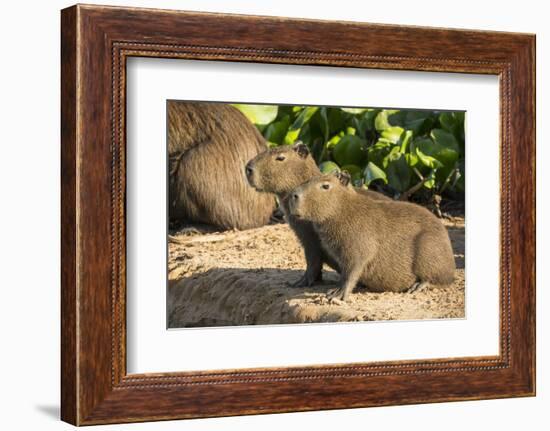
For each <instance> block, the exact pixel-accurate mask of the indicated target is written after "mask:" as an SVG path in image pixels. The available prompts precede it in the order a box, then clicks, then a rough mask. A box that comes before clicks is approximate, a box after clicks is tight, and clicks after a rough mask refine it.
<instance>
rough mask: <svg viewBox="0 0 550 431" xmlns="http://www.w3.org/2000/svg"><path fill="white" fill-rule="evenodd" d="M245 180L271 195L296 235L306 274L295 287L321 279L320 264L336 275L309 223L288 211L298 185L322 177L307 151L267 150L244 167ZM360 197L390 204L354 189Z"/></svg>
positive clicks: (300, 145) (296, 146) (299, 144)
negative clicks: (328, 267) (292, 195)
mask: <svg viewBox="0 0 550 431" xmlns="http://www.w3.org/2000/svg"><path fill="white" fill-rule="evenodd" d="M245 171H246V177H247V178H248V182H249V183H250V185H251V186H252V187H254V188H255V189H256V190H258V191H260V192H267V193H274V194H276V195H277V197H278V198H279V204H280V206H281V209H282V210H283V212H284V213H285V217H286V219H287V221H288V224H289V225H290V227H291V228H292V230H293V231H294V232H295V234H296V236H297V237H298V239H299V240H300V243H301V244H302V247H303V248H304V254H305V258H306V271H305V273H304V275H303V276H302V277H301V278H300V279H299V280H297V282H296V283H294V286H296V287H304V286H311V285H312V284H313V283H315V282H316V281H320V280H321V279H322V267H323V263H326V264H328V265H329V266H330V267H331V268H333V269H335V270H336V271H338V270H339V267H338V263H337V262H336V261H335V260H334V259H333V258H332V256H330V255H329V254H328V253H326V252H325V251H324V249H323V247H322V244H321V242H320V241H319V237H318V235H317V233H316V232H315V230H314V229H313V226H312V225H311V223H310V222H309V221H304V220H298V219H297V218H295V217H293V216H292V215H291V214H290V213H289V211H288V196H289V193H290V192H291V191H292V190H294V189H295V188H296V187H298V186H299V185H300V184H303V183H304V182H306V181H308V180H309V179H311V178H313V177H315V176H319V175H321V171H320V170H319V168H318V167H317V164H316V163H315V160H313V157H312V156H311V154H310V152H309V149H308V147H307V146H306V145H305V144H303V143H302V142H300V141H298V142H296V143H295V144H294V145H285V146H280V147H275V148H272V149H270V150H267V151H265V152H263V153H261V154H259V155H257V156H256V157H255V158H253V159H252V160H250V161H249V162H248V163H247V165H246V167H245ZM357 190H358V191H359V192H360V193H361V194H362V195H364V196H367V197H369V198H371V199H376V200H390V198H388V197H386V196H384V195H383V194H381V193H377V192H373V191H370V190H365V189H357Z"/></svg>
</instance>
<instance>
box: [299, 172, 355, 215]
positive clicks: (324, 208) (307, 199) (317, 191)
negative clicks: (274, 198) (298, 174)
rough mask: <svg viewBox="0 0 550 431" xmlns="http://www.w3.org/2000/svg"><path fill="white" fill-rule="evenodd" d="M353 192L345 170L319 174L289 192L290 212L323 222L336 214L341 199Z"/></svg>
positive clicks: (349, 178)
mask: <svg viewBox="0 0 550 431" xmlns="http://www.w3.org/2000/svg"><path fill="white" fill-rule="evenodd" d="M349 193H355V190H354V189H353V187H352V186H351V177H350V175H349V174H348V173H347V172H346V171H342V172H336V171H334V172H332V173H330V174H328V175H320V176H317V177H314V178H312V179H311V180H309V181H307V182H306V183H304V184H302V185H301V186H299V187H297V188H296V189H294V190H293V191H292V192H291V194H290V199H289V207H290V214H292V215H293V216H294V217H296V218H298V219H303V220H307V221H312V222H314V223H315V222H323V221H325V220H326V219H328V218H330V217H334V216H338V215H339V214H340V211H341V206H340V202H341V199H342V198H343V197H344V196H345V195H347V194H349Z"/></svg>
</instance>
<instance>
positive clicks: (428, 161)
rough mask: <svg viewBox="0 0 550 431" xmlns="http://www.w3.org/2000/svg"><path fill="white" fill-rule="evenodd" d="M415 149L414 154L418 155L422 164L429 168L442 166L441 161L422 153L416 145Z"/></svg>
mask: <svg viewBox="0 0 550 431" xmlns="http://www.w3.org/2000/svg"><path fill="white" fill-rule="evenodd" d="M415 149H416V155H417V156H418V159H419V160H420V161H421V162H422V164H423V165H424V166H427V167H428V168H431V169H437V168H441V167H443V163H441V162H440V161H439V160H437V159H436V158H435V157H432V156H428V155H427V154H424V153H423V152H422V151H421V150H420V148H418V147H416V148H415Z"/></svg>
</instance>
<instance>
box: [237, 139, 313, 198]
mask: <svg viewBox="0 0 550 431" xmlns="http://www.w3.org/2000/svg"><path fill="white" fill-rule="evenodd" d="M319 173H320V172H319V168H318V167H317V165H316V164H315V160H313V157H312V156H311V154H310V153H309V149H308V147H307V146H306V145H305V144H304V143H302V142H301V141H298V142H296V143H295V144H293V145H283V146H280V147H275V148H271V149H269V150H267V151H264V152H263V153H260V154H258V155H257V156H256V157H254V158H253V159H252V160H250V161H249V162H248V163H247V164H246V166H245V174H246V178H247V179H248V182H249V184H250V185H251V186H252V187H254V188H255V189H256V190H258V191H261V192H268V193H276V194H286V193H289V192H290V191H291V190H293V189H295V188H296V187H298V186H299V185H300V184H302V183H304V182H305V181H307V180H309V179H310V178H311V177H312V176H315V175H319Z"/></svg>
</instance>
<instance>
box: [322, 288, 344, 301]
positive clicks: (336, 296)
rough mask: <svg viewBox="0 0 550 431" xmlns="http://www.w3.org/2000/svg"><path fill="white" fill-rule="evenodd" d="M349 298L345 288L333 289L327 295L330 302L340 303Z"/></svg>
mask: <svg viewBox="0 0 550 431" xmlns="http://www.w3.org/2000/svg"><path fill="white" fill-rule="evenodd" d="M348 297H349V295H348V294H347V293H346V290H345V289H344V288H343V287H339V288H337V289H333V290H331V291H330V292H329V293H327V298H328V299H329V300H330V302H336V303H338V302H340V301H346V300H347V299H348Z"/></svg>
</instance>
